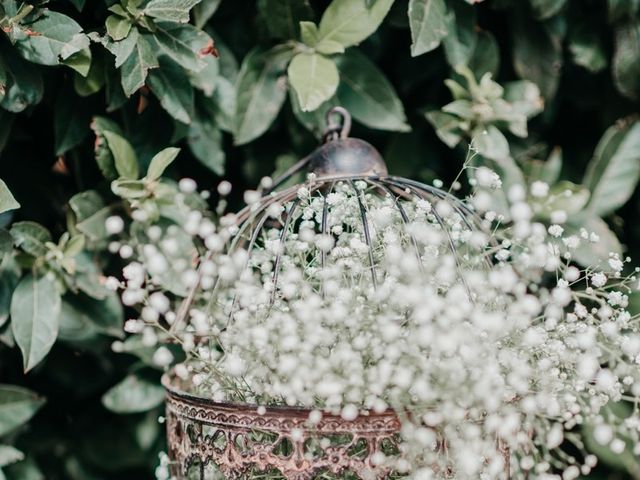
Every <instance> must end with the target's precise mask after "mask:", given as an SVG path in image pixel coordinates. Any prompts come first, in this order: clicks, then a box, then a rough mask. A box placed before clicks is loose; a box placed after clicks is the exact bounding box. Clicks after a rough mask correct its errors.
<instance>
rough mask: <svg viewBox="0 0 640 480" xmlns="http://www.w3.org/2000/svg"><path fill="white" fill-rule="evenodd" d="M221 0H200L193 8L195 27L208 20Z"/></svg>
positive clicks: (199, 26) (201, 25)
mask: <svg viewBox="0 0 640 480" xmlns="http://www.w3.org/2000/svg"><path fill="white" fill-rule="evenodd" d="M220 2H221V0H202V1H201V2H200V3H199V4H197V5H196V6H195V7H194V8H193V10H192V14H193V23H194V24H195V26H196V27H197V28H202V27H204V26H205V24H206V23H207V22H208V21H209V19H210V18H211V17H213V14H214V13H216V10H217V9H218V7H219V6H220Z"/></svg>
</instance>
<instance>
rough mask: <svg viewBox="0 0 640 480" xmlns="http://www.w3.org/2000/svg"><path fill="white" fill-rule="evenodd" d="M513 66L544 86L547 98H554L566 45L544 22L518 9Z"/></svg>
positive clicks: (524, 76)
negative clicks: (539, 21)
mask: <svg viewBox="0 0 640 480" xmlns="http://www.w3.org/2000/svg"><path fill="white" fill-rule="evenodd" d="M513 31H514V35H513V67H514V69H515V71H516V73H517V74H518V75H519V76H520V77H521V78H524V79H526V80H531V81H532V82H534V83H536V84H537V85H538V87H540V91H541V92H542V95H543V96H544V98H545V99H547V100H549V99H551V98H553V97H554V95H555V93H556V90H557V89H558V83H559V81H560V70H561V68H562V46H561V45H560V42H559V41H557V39H556V38H554V37H553V36H552V35H551V34H550V33H549V31H548V30H547V29H546V28H545V26H544V25H542V24H540V23H538V22H532V21H531V19H529V18H526V17H524V15H523V14H522V13H521V12H519V11H517V14H516V16H515V17H514V28H513Z"/></svg>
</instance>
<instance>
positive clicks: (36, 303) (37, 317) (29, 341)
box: [11, 274, 60, 372]
mask: <svg viewBox="0 0 640 480" xmlns="http://www.w3.org/2000/svg"><path fill="white" fill-rule="evenodd" d="M59 315H60V292H59V291H58V286H57V285H56V283H55V281H53V280H51V279H49V278H48V277H46V276H41V277H37V276H34V275H31V274H29V275H26V276H25V277H24V278H23V279H22V280H20V283H19V284H18V286H17V287H16V289H15V291H14V292H13V298H12V299H11V330H12V332H13V336H14V337H15V339H16V343H17V344H18V346H19V347H20V350H21V351H22V357H23V359H24V370H25V372H28V371H29V370H31V369H32V368H33V367H35V366H36V365H37V364H38V363H40V361H41V360H42V359H43V358H44V357H46V355H47V353H49V350H51V347H52V346H53V344H54V342H55V341H56V337H57V336H58V325H59V322H60V319H59Z"/></svg>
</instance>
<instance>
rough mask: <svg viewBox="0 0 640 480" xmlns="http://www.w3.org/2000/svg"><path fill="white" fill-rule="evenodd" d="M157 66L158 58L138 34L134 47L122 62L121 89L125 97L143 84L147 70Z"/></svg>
mask: <svg viewBox="0 0 640 480" xmlns="http://www.w3.org/2000/svg"><path fill="white" fill-rule="evenodd" d="M157 67H158V58H157V56H156V54H155V52H154V51H153V49H152V48H151V44H150V43H149V41H148V40H147V39H146V35H139V36H138V39H137V41H136V45H135V48H134V49H133V51H132V52H131V54H130V55H129V56H128V57H127V59H126V60H125V61H124V63H123V64H122V69H121V74H122V89H123V90H124V93H125V95H126V96H127V97H130V96H131V95H133V93H134V92H136V91H137V90H138V89H139V88H140V87H142V86H143V85H144V82H145V80H146V79H147V74H148V72H149V70H151V69H153V68H157Z"/></svg>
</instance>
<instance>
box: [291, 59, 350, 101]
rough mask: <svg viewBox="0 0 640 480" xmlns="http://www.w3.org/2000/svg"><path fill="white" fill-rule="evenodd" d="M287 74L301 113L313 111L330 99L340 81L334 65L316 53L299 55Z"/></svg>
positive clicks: (292, 62) (292, 61)
mask: <svg viewBox="0 0 640 480" xmlns="http://www.w3.org/2000/svg"><path fill="white" fill-rule="evenodd" d="M287 72H288V74H289V82H291V86H292V87H293V89H294V90H295V91H296V93H297V94H298V102H299V104H300V108H301V109H302V111H303V112H309V111H313V110H315V109H316V108H318V107H319V106H320V105H321V104H322V103H323V102H325V101H326V100H328V99H329V98H331V97H332V96H333V94H334V93H336V89H337V88H338V83H339V81H340V76H339V75H338V69H337V68H336V65H335V63H333V61H332V60H330V59H328V58H327V57H325V56H323V55H320V54H318V53H299V54H298V55H296V56H295V57H293V60H291V63H290V64H289V69H288V70H287Z"/></svg>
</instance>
